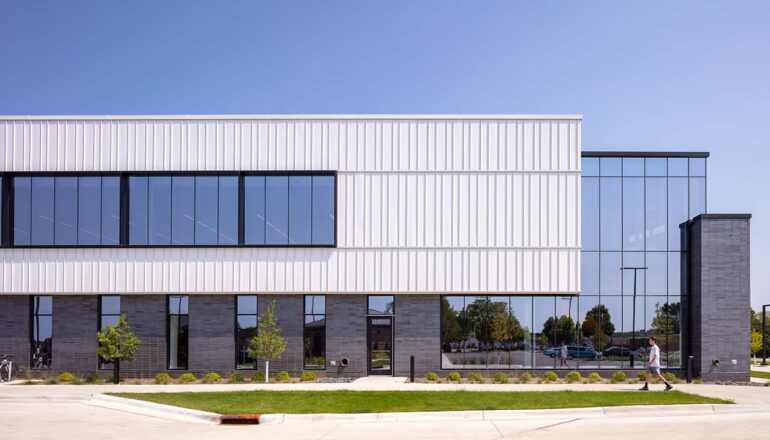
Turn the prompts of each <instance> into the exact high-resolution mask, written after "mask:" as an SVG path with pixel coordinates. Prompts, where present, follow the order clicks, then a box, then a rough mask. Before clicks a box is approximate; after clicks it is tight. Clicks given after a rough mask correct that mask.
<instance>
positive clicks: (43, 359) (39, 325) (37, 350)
mask: <svg viewBox="0 0 770 440" xmlns="http://www.w3.org/2000/svg"><path fill="white" fill-rule="evenodd" d="M31 308H32V310H31V318H32V322H31V327H32V329H31V335H32V340H31V341H30V342H31V344H30V345H31V350H32V358H31V359H32V362H31V364H30V368H34V369H44V370H45V369H51V362H52V353H53V297H51V296H33V297H32V304H31Z"/></svg>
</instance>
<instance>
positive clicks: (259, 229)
mask: <svg viewBox="0 0 770 440" xmlns="http://www.w3.org/2000/svg"><path fill="white" fill-rule="evenodd" d="M243 192H244V197H243V199H244V203H243V211H244V214H243V222H244V235H245V237H244V241H245V243H246V244H265V176H246V177H244V178H243Z"/></svg>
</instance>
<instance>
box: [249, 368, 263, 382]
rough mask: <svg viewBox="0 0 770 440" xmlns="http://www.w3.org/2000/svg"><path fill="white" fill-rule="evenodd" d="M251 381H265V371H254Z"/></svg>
mask: <svg viewBox="0 0 770 440" xmlns="http://www.w3.org/2000/svg"><path fill="white" fill-rule="evenodd" d="M251 381H252V382H264V381H265V373H263V372H261V371H257V372H256V373H254V375H253V376H251Z"/></svg>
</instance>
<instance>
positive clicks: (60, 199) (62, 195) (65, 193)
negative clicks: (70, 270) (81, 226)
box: [54, 177, 99, 245]
mask: <svg viewBox="0 0 770 440" xmlns="http://www.w3.org/2000/svg"><path fill="white" fill-rule="evenodd" d="M54 199H55V200H54V215H55V219H56V221H55V223H54V239H55V240H54V244H56V245H74V244H77V243H78V228H77V224H78V179H77V178H76V177H57V178H55V180H54ZM98 200H99V199H97V201H98Z"/></svg>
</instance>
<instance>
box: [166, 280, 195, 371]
mask: <svg viewBox="0 0 770 440" xmlns="http://www.w3.org/2000/svg"><path fill="white" fill-rule="evenodd" d="M165 297H166V370H170V371H187V370H189V369H190V295H184V294H171V295H165ZM172 297H180V298H182V297H184V298H187V314H177V313H174V316H186V317H187V359H186V362H185V366H184V368H180V367H178V366H177V367H175V368H171V331H170V330H171V298H172ZM180 301H181V299H180ZM177 363H179V361H178V360H177Z"/></svg>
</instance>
